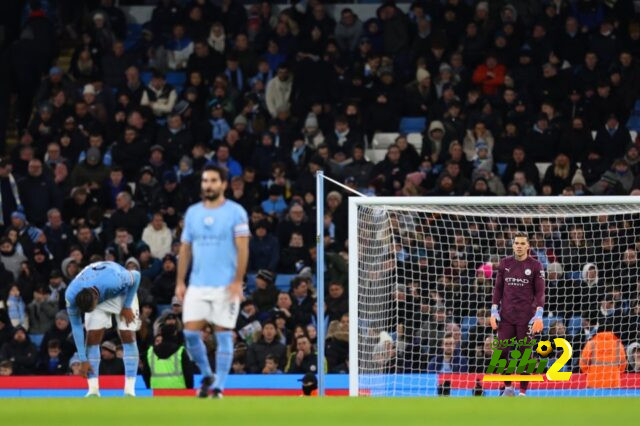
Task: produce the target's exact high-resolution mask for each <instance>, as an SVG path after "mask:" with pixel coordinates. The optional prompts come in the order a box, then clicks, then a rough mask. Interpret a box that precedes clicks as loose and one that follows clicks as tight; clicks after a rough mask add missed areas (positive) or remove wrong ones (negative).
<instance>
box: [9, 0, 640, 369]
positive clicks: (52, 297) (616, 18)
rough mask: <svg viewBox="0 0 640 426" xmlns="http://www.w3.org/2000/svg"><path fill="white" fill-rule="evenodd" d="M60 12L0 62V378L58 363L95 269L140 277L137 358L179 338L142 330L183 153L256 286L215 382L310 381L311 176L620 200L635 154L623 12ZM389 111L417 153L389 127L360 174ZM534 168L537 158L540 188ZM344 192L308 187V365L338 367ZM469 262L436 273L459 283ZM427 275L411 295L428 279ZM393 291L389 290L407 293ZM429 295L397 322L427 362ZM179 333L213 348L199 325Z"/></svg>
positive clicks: (170, 267)
mask: <svg viewBox="0 0 640 426" xmlns="http://www.w3.org/2000/svg"><path fill="white" fill-rule="evenodd" d="M9 3H11V2H9ZM17 3H20V2H17ZM56 5H57V7H56ZM75 6H76V2H73V1H60V2H53V1H47V0H31V1H28V2H26V4H25V5H24V8H23V9H20V10H17V11H16V13H15V18H16V19H15V20H14V21H15V22H14V23H12V25H14V26H15V28H14V27H8V31H7V38H6V40H5V44H4V47H3V51H2V59H3V61H4V62H5V63H6V64H8V66H7V67H6V69H5V71H3V72H4V74H3V77H5V78H6V80H7V81H9V82H10V85H9V86H10V87H11V92H12V93H13V94H14V95H15V97H14V98H13V99H14V101H15V102H14V110H15V122H16V126H17V128H18V141H17V144H16V145H15V146H10V147H6V148H5V147H4V145H3V149H5V152H4V157H2V159H1V160H0V197H1V198H0V200H1V204H0V206H1V209H0V210H1V212H0V213H1V214H0V226H1V228H2V239H1V240H0V275H1V277H0V299H2V301H3V308H2V309H0V347H1V349H0V362H1V363H0V373H3V374H6V373H7V372H13V373H14V374H34V373H36V372H41V373H45V374H51V373H61V372H73V371H74V368H75V367H74V365H76V361H77V360H76V359H75V358H74V357H73V353H74V348H73V344H72V343H71V340H70V338H69V323H68V318H67V316H66V314H65V312H64V289H65V287H66V285H67V284H68V283H69V282H70V281H71V280H72V279H73V277H74V276H75V275H76V274H77V273H78V272H79V271H80V270H81V269H82V267H84V266H85V265H87V264H88V263H90V262H93V261H97V260H102V259H106V260H113V261H116V262H119V263H121V264H122V265H124V266H126V267H127V268H130V269H138V270H140V271H141V272H142V276H143V280H142V285H141V288H140V293H139V299H140V302H141V313H142V319H143V325H142V329H141V330H140V332H139V334H138V338H139V339H138V342H139V345H140V346H141V353H146V352H145V351H146V348H148V347H150V346H151V345H153V344H154V342H156V337H157V336H158V335H166V336H168V335H171V336H174V337H175V338H176V339H178V340H179V339H180V337H179V336H180V334H179V333H168V332H167V333H165V332H163V331H162V330H166V328H167V326H171V327H175V330H176V331H180V318H179V317H180V312H181V306H180V304H179V302H178V301H176V300H173V299H172V296H173V288H174V285H175V269H176V257H175V256H176V254H177V247H178V241H179V238H180V234H181V229H182V224H183V222H182V215H183V214H184V212H185V210H186V208H187V207H188V206H189V205H190V204H192V203H194V202H197V201H198V199H199V175H198V174H199V171H200V170H201V169H202V167H203V166H204V165H205V164H209V163H212V164H217V165H220V166H223V167H225V168H227V169H228V171H229V176H230V181H229V185H228V190H227V194H226V195H227V197H228V198H229V199H231V200H234V201H236V202H238V203H240V204H241V205H242V206H243V207H244V208H245V209H246V210H247V212H248V213H249V215H250V221H251V231H252V234H253V237H252V239H251V246H250V261H249V270H250V273H251V274H253V275H255V276H256V279H255V281H256V284H255V289H252V291H251V292H248V294H247V295H246V296H247V300H246V301H245V302H243V304H242V310H241V315H240V317H239V319H238V324H237V327H236V331H237V333H236V354H235V358H234V363H233V372H234V373H246V372H252V373H256V372H257V373H260V372H262V373H265V374H266V373H278V372H295V373H303V372H308V371H316V370H317V369H318V366H316V365H315V345H316V336H317V330H316V324H317V308H318V307H317V306H316V303H315V286H314V279H313V276H314V272H315V256H316V252H315V235H316V229H315V224H314V220H313V217H314V216H315V202H316V200H315V173H316V172H317V171H319V170H323V171H324V172H325V173H326V174H327V175H328V176H330V177H332V178H334V179H336V180H338V181H340V182H343V183H344V184H345V185H346V186H348V187H350V188H352V189H355V190H358V191H361V192H363V193H366V194H371V195H400V196H402V195H413V196H415V195H480V196H488V195H496V194H498V195H504V194H509V195H537V194H543V195H550V194H563V195H588V194H629V193H631V194H635V193H636V192H638V191H640V151H639V149H640V146H639V143H640V141H638V140H636V141H633V140H632V137H631V133H630V132H629V130H628V129H627V128H626V127H625V125H626V123H627V120H628V119H629V117H630V116H631V115H632V113H633V111H634V105H635V103H636V100H637V99H638V98H639V95H640V72H639V71H640V67H639V65H638V60H639V59H640V19H639V18H640V17H639V16H638V13H637V11H636V10H635V9H634V3H633V2H624V1H618V2H616V1H611V2H599V1H595V0H555V1H542V2H530V1H520V0H513V1H505V2H493V1H466V0H441V1H433V0H432V1H416V2H413V3H411V4H410V5H406V4H405V5H404V6H403V7H402V8H400V7H398V5H396V4H395V2H392V1H387V2H382V3H381V4H380V5H379V7H378V8H377V9H376V10H375V14H372V15H371V16H358V15H357V13H356V12H355V8H349V7H344V8H342V9H340V10H336V13H334V15H332V14H331V13H330V12H331V10H332V6H327V5H326V4H324V2H322V1H318V0H309V1H302V2H297V3H296V4H294V5H291V6H281V7H280V8H279V9H278V10H279V12H278V13H276V12H275V10H276V9H275V7H274V6H273V5H272V4H271V2H266V1H263V2H257V3H254V4H251V5H244V4H242V2H240V1H235V0H222V1H220V2H214V1H209V0H192V1H186V0H183V1H175V0H161V1H159V2H158V3H157V5H156V6H155V7H154V8H153V12H152V14H151V17H150V20H149V21H148V22H146V23H144V24H143V25H142V26H138V27H136V28H137V29H138V31H137V32H136V31H133V27H132V26H131V25H130V24H134V23H133V22H128V21H127V19H128V18H127V16H126V15H125V14H124V13H123V11H122V10H121V9H119V8H118V7H116V6H114V1H113V0H100V1H96V0H94V1H87V2H83V5H82V7H75ZM405 6H408V7H405ZM334 16H335V19H334ZM18 23H19V24H18ZM12 28H13V31H12ZM65 46H72V47H73V52H72V55H71V58H70V65H69V68H68V70H67V69H63V68H61V67H59V66H57V58H58V56H59V54H60V53H61V52H62V51H63V50H64V47H65ZM3 94H5V93H4V92H3ZM6 95H7V99H8V97H9V96H8V95H9V94H8V93H6ZM3 102H4V101H3ZM3 106H4V103H3ZM405 116H409V117H422V118H424V119H425V121H426V123H427V124H426V127H425V129H424V130H423V132H422V134H421V140H422V143H421V145H420V146H419V147H416V146H415V145H414V144H412V143H409V138H408V135H405V134H400V135H399V136H398V137H397V138H396V139H395V141H394V143H393V144H391V145H390V146H389V147H388V152H387V154H386V156H385V158H384V159H383V160H381V161H380V162H378V163H375V164H374V163H372V162H371V161H370V160H369V159H368V156H367V153H368V151H369V149H370V148H371V143H372V141H373V139H374V137H375V135H376V134H377V133H380V132H385V133H389V132H398V130H399V126H400V121H401V118H402V117H405ZM3 120H5V117H3V118H2V119H1V120H0V121H3ZM1 127H2V128H1V129H0V130H4V129H5V128H6V127H7V126H6V121H3V126H1ZM592 132H595V137H592ZM3 140H4V138H3ZM539 162H549V163H551V165H550V166H549V167H548V168H547V169H546V171H545V173H543V176H540V174H539V171H538V167H537V166H536V163H539ZM349 195H350V194H349V193H348V192H347V191H344V190H341V189H335V188H332V187H331V188H330V191H329V192H328V193H327V194H326V212H325V220H324V230H323V236H324V243H325V247H326V251H327V259H326V260H327V265H326V269H327V273H326V277H327V297H326V311H325V317H326V320H327V321H326V324H327V330H326V331H327V342H326V345H327V351H326V352H327V360H326V361H327V362H326V365H325V366H324V368H325V369H327V371H331V372H345V371H347V370H348V351H347V347H348V337H347V333H346V330H347V328H348V316H347V315H345V314H346V313H347V308H348V303H347V301H346V285H347V276H346V269H347V268H346V264H347V262H348V259H347V254H346V245H347V209H346V200H347V197H348V196H349ZM554 226H556V225H554ZM557 226H558V227H559V226H560V224H557ZM468 232H469V230H464V233H462V234H461V235H459V236H458V237H459V239H462V240H465V239H470V238H471V234H468ZM557 232H561V233H570V232H575V233H577V232H579V230H577V229H576V230H573V231H569V230H567V229H564V228H562V229H557ZM424 235H425V238H428V233H425V234H424ZM563 235H564V234H563ZM549 241H550V240H546V239H545V240H544V243H543V244H551V245H552V247H549V249H552V248H556V249H557V244H558V243H557V242H549ZM554 241H557V240H554ZM572 241H573V239H572ZM580 241H582V242H580ZM582 243H584V238H583V239H582V240H580V238H578V237H576V244H582ZM431 244H435V245H441V244H445V242H444V241H436V240H431ZM554 244H555V245H554ZM616 244H618V243H616ZM620 244H622V243H620ZM461 245H462V246H464V245H465V244H461ZM634 247H635V246H634ZM620 249H621V252H624V253H626V252H625V251H624V250H627V245H621V246H620ZM593 250H595V252H596V253H597V252H598V250H599V248H597V247H596V248H593ZM558 255H559V256H567V254H566V253H562V254H558ZM634 255H635V251H634ZM587 260H590V259H587ZM442 261H443V262H449V261H450V260H449V259H443V260H442ZM485 261H486V260H485V259H482V260H480V259H474V260H468V259H467V260H465V262H470V264H469V265H468V266H467V265H466V264H465V266H461V265H460V263H459V262H461V261H460V260H458V261H457V262H458V265H457V266H456V267H455V268H457V270H462V269H464V268H467V270H468V271H472V275H473V274H475V269H476V267H478V266H480V264H476V263H477V262H485ZM452 262H453V261H452ZM474 262H475V263H474ZM454 263H455V262H454ZM586 263H587V262H586V261H585V262H584V263H580V265H582V264H586ZM452 264H453V263H452ZM553 264H555V263H553ZM558 264H560V267H562V266H564V267H565V268H566V267H567V263H565V262H564V261H563V262H560V263H558ZM571 264H572V265H578V264H579V263H575V262H574V263H571ZM555 268H558V267H557V266H556V267H555ZM607 269H609V268H607ZM278 274H288V275H293V276H295V278H294V279H293V280H292V282H291V286H290V289H289V290H288V291H280V290H278V289H277V288H276V287H275V286H274V281H275V277H276V275H278ZM465 279H471V280H472V279H476V280H477V279H479V277H475V275H473V276H469V277H466V278H465ZM447 280H448V278H447V277H446V276H444V275H443V276H442V277H441V276H439V275H438V274H436V276H435V281H434V282H437V283H438V285H443V286H445V287H447V288H449V287H448V284H450V283H448V281H447ZM489 281H490V280H487V282H489ZM414 284H415V283H413V282H408V283H407V284H406V285H407V291H406V294H405V295H404V296H403V297H412V295H413V296H416V295H417V294H418V293H420V294H421V296H420V297H423V296H422V294H423V293H422V292H424V291H426V288H425V289H422V290H419V289H414V288H413V287H412V286H413V285H414ZM463 284H464V283H457V284H456V285H463ZM418 286H419V284H418ZM414 292H417V293H415V294H414ZM445 293H446V294H449V293H447V292H446V291H445V292H444V293H439V292H437V291H436V293H434V294H432V295H430V296H429V297H431V296H433V298H437V297H441V298H444V302H443V304H442V306H441V305H440V304H434V305H433V310H429V309H426V310H425V311H421V312H422V314H425V315H427V317H428V319H427V320H425V319H424V318H421V319H420V321H421V323H422V322H425V321H426V322H427V323H429V322H431V323H442V324H445V326H443V327H444V328H442V327H439V326H437V327H435V326H434V327H435V328H434V330H435V329H436V328H437V333H435V332H434V333H435V334H434V335H438V336H440V334H442V331H443V330H444V329H445V328H446V327H449V328H451V330H449V331H450V334H446V336H447V338H445V335H444V334H443V335H442V336H440V337H438V339H437V343H435V344H433V343H432V344H428V345H425V347H426V348H427V349H426V350H427V351H429V356H430V357H427V358H426V361H429V360H431V361H432V363H433V364H434V365H437V363H438V360H437V359H436V358H433V357H435V356H436V354H437V351H438V348H440V347H442V348H447V349H446V351H450V349H451V348H461V347H462V346H463V345H462V344H461V342H460V341H459V339H458V337H456V336H458V335H457V334H456V333H457V331H456V330H455V327H456V326H457V327H459V325H458V323H459V321H460V320H461V316H462V315H463V314H462V312H461V311H458V309H461V308H460V307H458V306H456V305H455V303H456V302H455V300H457V299H456V297H457V296H455V294H456V293H451V295H452V297H451V298H449V297H448V296H445ZM607 294H609V293H607ZM634 294H635V293H634ZM453 296H455V297H453ZM612 297H613V296H612ZM608 300H609V299H607V301H608ZM635 300H636V301H637V295H636V299H635ZM478 302H481V303H477V304H475V305H473V306H468V307H467V308H466V309H467V311H468V312H465V314H464V315H469V316H474V315H477V316H478V322H477V323H478V325H477V327H484V328H485V329H486V320H485V319H484V317H485V316H486V312H484V311H482V310H480V311H477V312H476V310H477V308H478V307H480V308H484V307H486V306H485V305H486V303H485V302H486V301H484V300H482V301H478ZM447 307H448V308H449V310H448V311H447ZM558 309H560V308H558ZM633 309H635V311H634V312H635V313H636V314H637V312H638V307H637V304H635V305H633V306H627V310H626V312H627V313H629V312H630V311H631V310H633ZM452 312H454V313H453V317H452V316H451V315H452ZM448 319H451V320H452V322H449V321H448ZM406 321H409V319H408V318H406V319H404V320H403V321H401V322H406ZM594 321H597V320H594ZM451 324H453V325H451ZM554 324H555V323H554ZM404 326H406V324H404ZM558 327H560V325H557V324H556V328H558ZM402 328H403V327H400V328H399V329H397V330H394V331H393V332H394V333H395V334H396V347H399V342H401V341H403V339H404V337H403V333H402ZM418 328H420V327H418ZM458 331H459V330H458ZM474 332H475V331H474ZM163 333H164V334H163ZM425 333H427V332H425ZM477 333H478V339H479V340H478V341H482V342H483V343H484V340H483V337H482V335H481V333H480V331H477ZM427 334H429V333H427ZM451 336H453V341H450V339H449V337H451ZM203 338H204V339H205V341H206V342H207V347H208V349H209V351H213V348H214V345H215V342H214V341H213V339H214V338H213V332H212V330H209V332H208V333H207V332H205V333H204V336H203ZM160 340H161V339H160ZM427 340H428V339H427ZM117 342H118V339H117V336H116V335H115V334H114V333H111V334H109V335H107V336H106V341H105V343H104V344H103V346H102V356H103V363H104V369H105V374H107V373H108V372H112V373H114V374H117V373H118V372H119V371H121V370H122V368H121V365H120V364H119V362H120V363H121V361H119V359H118V351H119V348H118V346H117V345H116V344H115V343H117ZM432 342H433V341H432ZM411 344H414V342H412V343H411ZM475 350H476V348H468V349H467V348H465V351H467V353H465V356H469V353H468V351H475ZM423 352H424V351H423ZM210 353H213V352H210ZM412 353H421V352H420V351H418V352H416V351H412ZM105 360H106V361H105ZM414 361H415V362H418V363H423V362H425V360H424V359H420V360H413V361H411V362H414ZM102 368H103V367H101V371H102ZM419 368H420V369H422V367H419ZM425 368H426V366H425ZM429 368H432V367H429ZM433 368H436V367H433Z"/></svg>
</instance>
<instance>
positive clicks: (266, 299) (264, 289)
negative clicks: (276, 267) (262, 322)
mask: <svg viewBox="0 0 640 426" xmlns="http://www.w3.org/2000/svg"><path fill="white" fill-rule="evenodd" d="M274 279H275V276H274V274H273V272H271V271H269V270H267V269H260V270H259V271H258V273H257V274H256V289H255V290H254V291H253V293H251V299H252V300H253V302H254V303H255V304H256V307H257V308H258V311H260V312H261V313H265V314H267V313H268V312H269V311H270V310H271V309H273V307H274V306H275V305H276V301H277V299H278V290H277V289H276V287H275V285H274Z"/></svg>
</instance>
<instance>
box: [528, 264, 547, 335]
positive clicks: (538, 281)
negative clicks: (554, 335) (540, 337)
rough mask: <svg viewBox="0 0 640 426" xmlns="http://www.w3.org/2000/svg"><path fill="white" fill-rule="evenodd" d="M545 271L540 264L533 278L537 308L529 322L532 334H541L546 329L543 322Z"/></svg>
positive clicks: (534, 298)
mask: <svg viewBox="0 0 640 426" xmlns="http://www.w3.org/2000/svg"><path fill="white" fill-rule="evenodd" d="M544 291H545V285H544V269H543V267H542V264H541V263H538V268H537V270H536V271H535V274H534V278H533V292H534V294H533V301H534V304H535V307H536V313H535V314H534V315H533V317H532V318H531V320H530V321H529V325H530V326H531V332H532V333H540V332H541V331H542V329H543V328H544V324H543V322H542V314H543V313H544Z"/></svg>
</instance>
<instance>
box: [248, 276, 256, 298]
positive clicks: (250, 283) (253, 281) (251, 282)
mask: <svg viewBox="0 0 640 426" xmlns="http://www.w3.org/2000/svg"><path fill="white" fill-rule="evenodd" d="M255 289H256V274H247V289H246V292H247V293H249V294H251V292H252V291H253V290H255Z"/></svg>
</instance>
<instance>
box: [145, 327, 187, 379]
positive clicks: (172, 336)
mask: <svg viewBox="0 0 640 426" xmlns="http://www.w3.org/2000/svg"><path fill="white" fill-rule="evenodd" d="M142 363H143V369H142V376H143V378H144V381H145V383H146V384H147V386H148V387H150V388H151V389H191V388H192V387H193V373H194V371H193V370H194V369H193V363H192V362H191V360H190V359H189V357H188V356H187V354H186V352H185V348H184V345H183V342H182V340H181V338H180V333H179V330H178V327H177V326H176V325H175V324H172V323H168V324H167V323H165V324H164V325H163V326H162V327H160V330H159V334H157V335H155V336H154V342H153V346H150V347H149V349H148V351H147V356H146V357H143V359H142Z"/></svg>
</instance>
